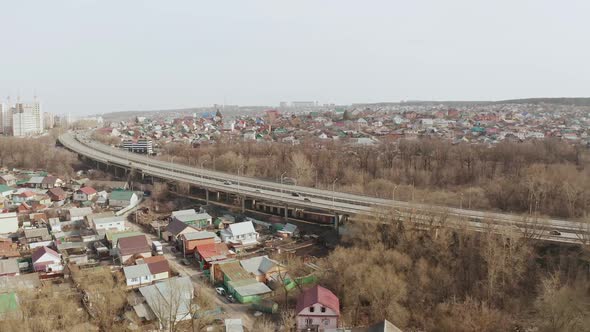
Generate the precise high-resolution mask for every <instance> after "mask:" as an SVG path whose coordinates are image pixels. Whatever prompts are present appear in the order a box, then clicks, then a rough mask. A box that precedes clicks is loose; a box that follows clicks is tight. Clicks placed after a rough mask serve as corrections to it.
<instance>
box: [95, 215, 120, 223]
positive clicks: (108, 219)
mask: <svg viewBox="0 0 590 332" xmlns="http://www.w3.org/2000/svg"><path fill="white" fill-rule="evenodd" d="M121 221H122V222H123V223H125V218H124V217H121V216H119V217H117V216H114V217H104V218H94V220H93V222H94V224H95V225H97V224H110V223H116V222H121Z"/></svg>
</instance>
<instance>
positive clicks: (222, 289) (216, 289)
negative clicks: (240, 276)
mask: <svg viewBox="0 0 590 332" xmlns="http://www.w3.org/2000/svg"><path fill="white" fill-rule="evenodd" d="M215 292H216V293H217V294H219V295H221V296H225V289H224V288H223V287H215Z"/></svg>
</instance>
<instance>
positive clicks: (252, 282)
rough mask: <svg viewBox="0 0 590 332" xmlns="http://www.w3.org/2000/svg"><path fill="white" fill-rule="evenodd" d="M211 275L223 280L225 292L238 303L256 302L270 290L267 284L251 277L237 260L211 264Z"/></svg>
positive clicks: (217, 279)
mask: <svg viewBox="0 0 590 332" xmlns="http://www.w3.org/2000/svg"><path fill="white" fill-rule="evenodd" d="M212 269H213V271H212V277H213V279H214V280H216V281H217V282H219V281H223V284H224V285H225V288H226V289H227V292H228V293H229V294H231V295H233V296H234V297H235V298H236V300H238V301H239V302H240V303H251V302H258V301H260V300H261V299H262V297H263V296H265V295H267V294H269V293H270V292H272V290H271V289H270V288H268V286H266V285H265V284H264V283H262V282H259V281H258V280H256V279H255V278H253V277H252V276H251V275H250V273H248V271H246V270H244V268H243V267H242V266H241V265H240V263H239V262H238V261H235V260H234V261H227V262H220V263H217V264H215V265H213V266H212Z"/></svg>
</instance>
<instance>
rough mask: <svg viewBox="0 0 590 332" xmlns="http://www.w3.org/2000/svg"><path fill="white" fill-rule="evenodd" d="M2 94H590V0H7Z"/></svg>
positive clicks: (120, 97) (181, 100) (58, 107)
mask: <svg viewBox="0 0 590 332" xmlns="http://www.w3.org/2000/svg"><path fill="white" fill-rule="evenodd" d="M0 10H2V13H3V15H2V20H0V31H2V32H3V38H2V41H3V47H2V48H3V50H2V52H0V63H1V64H2V66H1V70H0V95H1V97H2V100H5V98H6V96H8V95H11V96H12V97H16V95H17V94H20V95H21V97H22V99H24V100H26V99H30V98H32V96H33V95H34V94H36V95H38V96H39V98H40V100H41V101H42V103H43V105H44V110H45V111H49V112H53V113H68V112H69V113H72V114H76V115H81V114H94V113H103V112H112V111H124V110H140V109H169V108H185V107H198V106H209V105H212V104H214V103H218V104H221V103H223V102H224V101H225V102H226V103H228V104H239V105H277V104H278V103H279V102H280V101H293V100H311V101H319V102H320V103H338V104H348V103H354V102H380V101H399V100H408V99H420V100H500V99H510V98H524V97H568V96H587V95H588V90H587V88H588V86H589V85H590V66H589V65H588V61H587V59H588V58H590V46H588V43H587V41H588V37H587V33H588V31H590V21H588V20H587V18H586V16H587V15H586V13H588V12H589V11H590V3H589V2H587V1H569V2H567V5H564V4H563V3H558V2H555V1H544V0H543V1H516V2H515V1H507V0H501V1H494V2H485V3H482V2H476V1H468V0H454V1H435V0H429V1H412V2H402V1H369V2H367V1H336V0H330V1H311V0H304V1H293V2H290V3H285V2H279V1H259V0H254V1H215V2H211V1H207V2H205V1H198V2H197V1H174V2H172V3H170V2H164V1H151V0H150V1H111V0H109V1H91V0H70V1H64V0H57V1H26V2H25V1H5V2H4V3H3V4H2V5H1V6H0Z"/></svg>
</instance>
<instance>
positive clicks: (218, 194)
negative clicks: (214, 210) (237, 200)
mask: <svg viewBox="0 0 590 332" xmlns="http://www.w3.org/2000/svg"><path fill="white" fill-rule="evenodd" d="M219 196H220V193H219V191H218V192H217V201H218V202H219V199H220V198H219Z"/></svg>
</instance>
